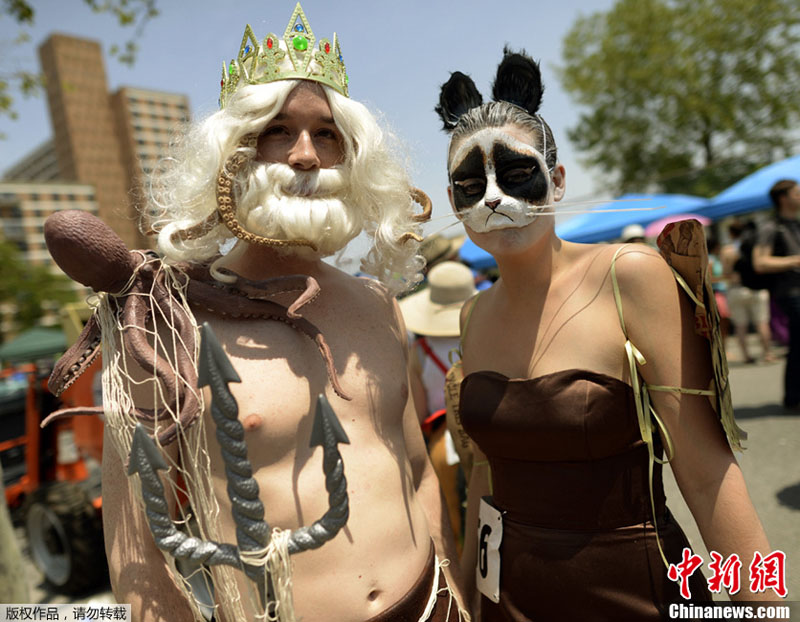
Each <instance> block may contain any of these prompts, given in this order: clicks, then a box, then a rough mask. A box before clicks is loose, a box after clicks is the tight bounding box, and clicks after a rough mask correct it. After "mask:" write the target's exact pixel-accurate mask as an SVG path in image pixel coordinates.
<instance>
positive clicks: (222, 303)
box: [187, 280, 351, 401]
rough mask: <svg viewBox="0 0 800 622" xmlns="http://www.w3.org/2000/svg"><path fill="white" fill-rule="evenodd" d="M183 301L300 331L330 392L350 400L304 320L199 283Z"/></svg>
mask: <svg viewBox="0 0 800 622" xmlns="http://www.w3.org/2000/svg"><path fill="white" fill-rule="evenodd" d="M187 298H188V299H189V302H190V304H193V305H196V306H198V307H200V308H202V309H204V310H206V311H209V312H211V313H214V314H217V315H223V316H227V317H230V318H234V319H263V320H277V321H279V322H283V323H285V324H287V325H288V326H290V327H292V328H294V329H295V330H297V331H300V332H301V333H303V334H304V335H306V336H307V337H308V338H309V339H311V340H312V341H313V342H314V343H315V344H316V346H317V349H318V350H319V353H320V355H321V356H322V360H323V362H324V363H325V369H326V371H327V373H328V379H329V380H330V382H331V385H332V386H333V390H334V391H335V392H336V394H337V395H338V396H339V397H341V398H342V399H345V400H348V401H349V400H350V399H351V398H350V397H349V396H348V395H347V394H346V393H345V392H344V389H342V387H341V385H340V384H339V380H338V378H337V377H336V368H335V367H334V365H333V356H332V355H331V351H330V348H329V347H328V344H327V342H326V341H325V337H324V336H323V334H322V331H320V330H319V328H317V327H316V326H315V325H314V324H312V323H311V322H309V321H308V320H306V319H305V318H303V317H290V316H289V309H287V308H286V307H284V306H283V305H281V304H278V303H277V302H273V301H271V300H251V299H249V298H245V297H236V296H234V297H230V296H225V295H224V294H222V292H221V291H220V290H219V289H218V288H216V287H214V286H213V285H210V284H208V283H204V282H202V281H196V280H192V281H189V286H188V289H187Z"/></svg>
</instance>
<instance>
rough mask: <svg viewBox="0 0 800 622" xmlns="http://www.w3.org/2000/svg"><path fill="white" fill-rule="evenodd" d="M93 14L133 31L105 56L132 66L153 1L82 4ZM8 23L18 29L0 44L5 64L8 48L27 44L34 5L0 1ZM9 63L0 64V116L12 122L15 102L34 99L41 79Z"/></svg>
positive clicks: (153, 13)
mask: <svg viewBox="0 0 800 622" xmlns="http://www.w3.org/2000/svg"><path fill="white" fill-rule="evenodd" d="M82 1H83V4H85V5H86V6H87V7H88V8H89V9H91V11H93V12H94V13H110V14H111V15H113V16H114V17H115V18H116V19H117V23H118V24H119V25H120V26H123V27H131V28H133V29H134V34H133V36H132V37H131V38H130V39H128V40H127V41H125V42H124V43H123V44H122V45H112V46H111V48H110V49H109V54H111V56H114V57H116V58H117V60H118V61H119V62H121V63H125V64H128V65H132V64H133V63H134V61H135V60H136V54H137V51H138V47H137V43H136V40H137V39H138V38H139V37H140V36H141V34H142V32H143V30H144V27H145V26H146V25H147V22H148V21H150V19H152V18H153V17H155V16H157V15H158V8H157V0H82ZM3 19H11V20H13V21H14V22H16V23H17V25H18V26H19V27H20V28H21V29H22V30H21V31H20V33H19V35H18V36H17V37H16V38H15V39H14V40H13V41H2V42H0V43H2V46H3V48H4V50H3V56H4V57H5V59H6V61H8V58H10V57H11V56H12V55H11V54H10V53H9V51H8V49H7V48H9V47H11V48H13V47H14V46H15V45H19V44H20V43H23V42H25V41H28V40H29V36H28V34H27V33H26V32H25V31H24V28H25V27H27V26H31V25H33V23H34V21H35V19H36V9H35V8H34V2H33V1H30V2H29V1H28V0H0V21H2V20H3ZM10 65H11V63H8V62H3V63H2V64H0V115H6V116H9V117H11V118H12V119H14V118H16V116H17V113H16V110H15V98H16V96H17V95H19V94H21V95H23V96H31V95H36V94H38V93H39V91H40V90H41V87H42V86H43V76H42V75H41V74H40V73H39V72H38V71H35V70H33V69H26V68H24V67H12V66H10ZM0 138H2V135H0Z"/></svg>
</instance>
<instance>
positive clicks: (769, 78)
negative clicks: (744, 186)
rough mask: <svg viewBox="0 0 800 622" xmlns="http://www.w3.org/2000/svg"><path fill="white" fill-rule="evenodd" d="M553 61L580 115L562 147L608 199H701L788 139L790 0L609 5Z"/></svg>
mask: <svg viewBox="0 0 800 622" xmlns="http://www.w3.org/2000/svg"><path fill="white" fill-rule="evenodd" d="M563 61H564V62H563V65H562V66H561V67H559V68H558V71H559V76H560V79H561V82H562V84H563V86H564V88H565V89H566V90H567V92H569V93H570V94H571V95H572V96H573V98H574V99H575V100H576V101H577V102H578V103H579V104H580V105H581V106H583V107H584V108H585V112H583V113H582V114H581V116H580V119H579V121H578V123H577V125H576V126H575V127H573V128H571V129H570V130H569V132H568V135H569V138H570V140H572V141H573V142H574V144H575V145H576V146H577V147H578V148H579V149H580V150H582V151H583V152H584V154H585V160H586V163H587V164H590V165H592V166H595V167H601V168H602V169H603V170H604V171H607V172H608V174H609V186H610V187H611V188H612V189H613V190H616V191H619V192H624V191H642V190H662V191H667V192H683V193H687V194H699V195H704V196H710V195H712V194H715V193H717V192H719V191H720V190H722V189H724V188H725V187H727V186H728V185H729V184H730V183H732V182H733V181H736V180H737V179H739V178H740V177H742V176H743V175H746V174H747V173H749V172H751V171H752V170H754V169H756V168H758V167H759V166H762V165H763V164H766V163H768V162H771V161H773V160H775V159H778V158H782V157H786V156H787V155H790V154H791V152H792V147H793V144H795V143H797V142H798V138H800V137H798V135H797V132H796V129H795V128H796V127H797V125H798V121H800V98H798V97H797V92H798V87H800V3H798V2H797V0H759V1H758V2H752V0H618V2H617V3H616V4H615V5H614V7H612V9H611V10H609V11H608V12H607V13H595V14H593V15H590V16H585V17H580V18H579V19H578V20H577V21H576V23H575V24H574V25H573V26H572V28H571V29H570V31H569V32H568V34H567V35H566V37H565V39H564V41H563ZM793 132H794V133H793Z"/></svg>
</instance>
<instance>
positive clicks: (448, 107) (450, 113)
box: [434, 71, 483, 132]
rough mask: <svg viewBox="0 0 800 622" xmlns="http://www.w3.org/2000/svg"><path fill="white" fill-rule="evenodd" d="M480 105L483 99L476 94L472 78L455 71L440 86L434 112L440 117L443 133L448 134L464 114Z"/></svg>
mask: <svg viewBox="0 0 800 622" xmlns="http://www.w3.org/2000/svg"><path fill="white" fill-rule="evenodd" d="M482 103H483V97H482V96H481V94H480V93H479V92H478V89H477V87H476V86H475V83H474V82H473V81H472V78H470V77H469V76H467V75H464V74H463V73H461V72H460V71H455V72H453V73H452V74H450V79H449V80H448V81H447V82H445V83H444V84H443V85H442V91H441V93H439V105H437V106H436V108H434V110H436V113H437V114H438V115H439V117H441V119H442V123H443V124H444V129H445V131H447V132H450V131H452V130H453V129H454V128H455V126H456V124H457V123H458V120H459V118H461V116H462V115H463V114H464V113H466V112H468V111H469V110H472V109H473V108H476V107H477V106H480V105H481V104H482Z"/></svg>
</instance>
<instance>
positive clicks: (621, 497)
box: [436, 50, 771, 622]
mask: <svg viewBox="0 0 800 622" xmlns="http://www.w3.org/2000/svg"><path fill="white" fill-rule="evenodd" d="M542 90H543V89H542V85H541V76H540V73H539V68H538V65H537V64H536V63H535V62H534V61H533V60H532V59H530V58H529V57H528V56H526V55H525V54H524V53H521V54H518V53H512V52H509V51H508V50H505V53H504V58H503V61H502V62H501V64H500V66H499V68H498V72H497V76H496V78H495V82H494V85H493V89H492V95H493V99H494V101H492V102H489V103H485V104H484V103H483V99H482V97H481V95H480V93H479V92H478V90H477V88H476V87H475V84H474V83H473V82H472V80H471V79H470V78H469V77H467V76H466V75H464V74H462V73H460V72H455V73H453V74H452V75H451V77H450V79H449V80H448V82H447V83H445V84H444V85H443V86H442V91H441V95H440V101H439V105H438V106H437V108H436V111H437V112H438V113H439V115H440V116H441V118H442V120H443V122H444V126H445V129H446V130H447V131H449V132H450V133H451V140H450V146H449V150H448V176H449V188H448V193H449V196H450V200H451V204H452V206H453V209H454V211H455V213H456V215H457V216H458V218H459V219H460V220H462V222H463V223H464V225H465V227H466V231H467V234H468V235H469V237H470V238H471V239H472V240H473V241H474V242H475V243H476V244H477V245H478V246H480V247H481V248H483V249H485V250H487V251H488V252H490V253H491V254H492V255H493V256H494V258H495V259H496V261H497V265H498V269H499V272H500V279H499V280H498V281H497V283H496V284H495V285H494V286H493V287H492V288H491V289H489V290H487V291H485V292H483V293H481V294H479V295H478V296H476V297H474V298H472V299H471V300H470V301H468V302H467V303H466V304H465V305H464V308H463V309H462V314H461V327H462V330H461V339H462V355H463V357H462V361H461V364H462V367H463V372H464V380H463V381H462V383H461V399H460V409H459V410H460V417H461V421H462V423H463V426H464V429H465V430H466V432H467V433H468V434H469V435H470V437H471V438H472V440H473V444H474V450H475V462H474V464H475V466H474V467H473V469H472V474H471V477H470V485H469V495H468V507H467V526H466V529H465V533H466V534H468V535H467V541H466V542H465V548H464V557H463V559H462V564H463V565H464V571H465V573H464V576H465V577H467V578H468V580H471V579H472V578H473V577H474V578H475V581H476V583H477V588H478V589H479V590H480V592H481V595H480V607H479V610H480V614H481V620H482V622H494V621H504V622H505V621H515V622H517V621H527V620H660V619H664V618H666V617H667V615H668V608H669V604H670V603H681V602H683V603H685V602H687V601H686V599H685V598H684V597H683V596H682V595H681V593H680V589H681V584H680V582H679V581H677V582H676V581H675V580H673V579H671V578H670V577H669V574H670V573H669V571H668V567H669V566H670V565H671V564H679V563H681V562H682V561H683V557H682V553H683V549H684V548H688V546H689V545H688V542H687V540H686V538H685V536H684V534H683V532H682V531H681V529H680V527H679V526H678V525H677V523H676V522H675V521H674V519H673V518H672V517H671V515H670V513H669V511H668V509H667V508H666V504H665V498H664V491H663V485H662V479H661V462H660V460H661V458H662V456H663V455H664V448H666V449H667V455H668V457H669V458H670V459H671V460H670V462H671V465H672V469H673V472H674V473H675V477H676V479H677V482H678V485H679V487H680V490H681V493H682V495H683V496H684V498H685V500H686V502H687V504H688V505H689V508H690V509H691V511H692V514H693V515H694V517H695V519H696V521H697V524H698V527H699V529H700V532H701V534H702V536H703V539H704V541H705V544H706V546H707V548H708V550H709V551H715V552H718V553H719V554H721V555H722V556H723V558H724V559H728V558H729V556H731V555H733V554H737V555H738V556H739V559H740V560H741V561H742V566H743V568H744V570H743V571H742V574H741V577H740V579H741V585H742V586H744V588H743V589H742V590H740V591H739V592H738V594H732V595H731V596H732V597H733V598H734V599H736V598H743V599H746V600H754V599H757V598H767V597H768V595H766V594H764V593H761V594H753V593H751V592H749V590H747V586H748V583H747V580H748V576H747V575H746V572H747V568H748V564H749V563H750V561H751V560H752V559H753V555H754V552H755V551H759V552H760V553H761V554H762V555H767V554H769V553H770V552H771V551H770V548H769V544H768V542H767V539H766V536H765V534H764V531H763V528H762V527H761V524H760V522H759V519H758V517H757V515H756V513H755V510H754V508H753V506H752V503H751V502H750V498H749V495H748V493H747V489H746V487H745V484H744V480H743V478H742V474H741V471H740V469H739V467H738V464H737V463H736V460H735V459H734V457H733V454H732V452H731V449H730V447H729V445H728V443H727V442H726V438H725V433H724V432H723V430H722V428H721V426H720V420H719V417H718V416H717V415H716V413H715V412H714V410H713V407H712V406H711V400H710V399H709V397H710V396H713V391H711V390H709V389H708V387H709V383H710V380H711V378H712V375H713V368H712V364H711V359H710V355H709V347H708V343H707V342H706V341H705V340H704V339H703V338H702V337H700V336H698V335H697V334H696V333H695V330H694V313H693V308H692V307H691V306H690V304H689V302H688V299H687V297H686V296H685V295H684V294H683V293H682V291H681V290H680V288H679V286H678V284H677V283H676V280H675V277H674V276H673V273H672V271H671V269H670V267H669V266H668V265H667V263H666V262H665V261H664V259H663V258H662V257H661V256H660V255H659V254H658V253H657V252H656V251H655V250H653V249H650V248H648V247H645V246H644V245H627V246H626V245H583V244H574V243H570V242H566V241H563V240H561V239H559V238H558V237H557V236H556V234H555V228H554V218H553V217H552V215H548V214H546V212H551V211H552V210H553V208H554V204H555V203H556V202H557V201H559V200H560V199H561V198H562V197H563V195H564V191H565V170H564V167H563V166H562V165H561V164H559V163H558V160H557V152H556V145H555V142H554V140H553V136H552V133H551V131H550V128H549V127H548V126H547V124H546V123H545V121H544V120H543V119H542V117H541V116H540V115H539V114H538V109H539V106H540V104H541V101H542ZM631 361H634V362H631ZM645 363H646V364H645ZM645 395H646V396H647V397H646V399H644V398H642V399H640V397H641V396H645ZM643 399H644V405H643V404H642V400H643ZM648 400H649V402H650V405H652V408H653V410H654V411H655V413H658V414H657V418H655V416H651V412H650V408H649V406H648V404H647V401H648ZM489 494H491V495H492V496H491V499H490V501H488V502H487V501H486V500H483V499H482V497H483V496H484V495H489ZM469 534H477V535H478V537H477V538H475V537H470V536H469ZM706 561H709V562H710V561H711V560H710V559H709V560H706ZM472 587H473V590H472V591H473V594H474V593H475V590H474V588H475V585H473V586H472ZM686 587H687V588H688V589H689V590H690V594H691V599H692V600H700V601H708V600H711V597H710V594H709V592H708V589H707V585H706V582H705V580H704V578H703V576H702V574H701V573H700V572H699V571H698V572H695V573H694V574H692V575H691V577H690V578H689V579H688V583H687V586H686Z"/></svg>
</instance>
